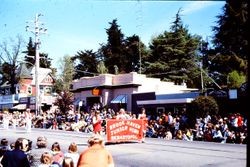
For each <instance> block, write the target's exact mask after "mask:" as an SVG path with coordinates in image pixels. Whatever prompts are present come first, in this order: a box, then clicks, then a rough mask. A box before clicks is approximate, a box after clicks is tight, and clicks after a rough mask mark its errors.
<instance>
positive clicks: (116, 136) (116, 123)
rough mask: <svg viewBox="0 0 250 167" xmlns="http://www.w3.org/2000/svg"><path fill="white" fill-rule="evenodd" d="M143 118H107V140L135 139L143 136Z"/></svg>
mask: <svg viewBox="0 0 250 167" xmlns="http://www.w3.org/2000/svg"><path fill="white" fill-rule="evenodd" d="M143 126H144V124H143V120H141V119H131V120H130V119H125V120H115V119H108V120H107V127H106V133H107V142H120V141H135V140H141V139H142V138H143V129H144V127H143Z"/></svg>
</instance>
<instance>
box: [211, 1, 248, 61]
mask: <svg viewBox="0 0 250 167" xmlns="http://www.w3.org/2000/svg"><path fill="white" fill-rule="evenodd" d="M222 12H223V13H222V14H220V15H218V16H217V18H218V21H217V26H214V27H213V31H214V37H213V43H214V45H215V47H216V49H217V50H218V52H219V53H221V54H223V55H231V53H234V54H236V55H237V56H238V57H240V58H242V59H244V60H246V59H247V57H248V47H249V46H248V31H249V29H248V26H247V25H248V1H247V0H238V1H235V0H226V4H225V6H224V7H223V9H222Z"/></svg>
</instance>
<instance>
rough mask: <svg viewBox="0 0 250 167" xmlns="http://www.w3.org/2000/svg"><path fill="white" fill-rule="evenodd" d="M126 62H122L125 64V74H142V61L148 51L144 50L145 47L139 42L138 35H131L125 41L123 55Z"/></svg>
mask: <svg viewBox="0 0 250 167" xmlns="http://www.w3.org/2000/svg"><path fill="white" fill-rule="evenodd" d="M124 54H125V55H126V57H127V58H126V60H124V63H126V66H127V68H126V72H127V73H129V72H132V71H134V72H143V71H144V70H143V69H144V68H143V67H144V65H143V62H144V61H143V60H144V59H145V57H146V56H147V55H148V51H147V49H146V46H145V45H144V43H143V42H142V41H140V38H139V36H138V35H133V36H130V37H127V38H126V39H125V53H124Z"/></svg>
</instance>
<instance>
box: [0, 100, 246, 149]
mask: <svg viewBox="0 0 250 167" xmlns="http://www.w3.org/2000/svg"><path fill="white" fill-rule="evenodd" d="M144 112H145V109H144ZM141 115H142V114H138V115H136V114H132V112H130V111H125V110H124V109H123V108H121V109H120V110H119V111H114V110H113V109H111V108H109V109H107V110H106V109H104V108H100V107H99V105H96V104H95V105H94V106H93V107H92V108H91V110H90V111H89V112H86V111H80V112H79V111H70V112H68V113H66V114H65V115H62V114H61V113H60V111H59V110H55V111H53V112H52V111H43V112H41V114H40V115H37V116H36V115H35V114H34V113H32V112H30V110H29V109H28V111H25V112H8V111H5V112H3V113H0V126H3V127H4V128H13V129H14V128H16V127H27V125H29V124H30V125H29V126H30V127H32V128H44V129H54V130H65V131H77V132H84V133H93V132H94V133H98V134H105V133H106V120H107V119H142V118H140V117H141ZM144 115H145V116H144V118H143V119H144V120H146V123H145V125H146V128H145V137H151V138H163V139H166V140H172V139H174V140H186V141H194V140H197V141H207V142H220V143H237V144H247V138H248V135H247V118H246V117H244V116H243V115H241V114H240V113H230V114H228V115H226V116H221V115H218V114H217V115H212V114H211V115H210V114H209V113H207V114H206V116H205V117H203V118H202V117H199V118H196V122H195V125H194V126H191V125H190V124H189V121H188V120H189V118H188V115H187V114H186V111H185V110H183V111H181V112H179V113H172V112H169V111H168V112H163V113H159V114H158V115H156V116H152V115H146V112H145V113H144ZM29 120H30V121H29ZM30 130H31V128H28V129H27V131H30Z"/></svg>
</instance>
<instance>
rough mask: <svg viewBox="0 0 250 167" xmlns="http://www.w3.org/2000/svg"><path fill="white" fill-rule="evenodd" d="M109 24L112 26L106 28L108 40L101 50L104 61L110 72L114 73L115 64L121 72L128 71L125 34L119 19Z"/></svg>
mask: <svg viewBox="0 0 250 167" xmlns="http://www.w3.org/2000/svg"><path fill="white" fill-rule="evenodd" d="M109 24H110V28H108V29H106V33H107V35H108V41H107V44H103V45H102V46H101V49H100V52H101V54H103V57H104V63H105V65H106V67H107V69H108V71H109V72H110V73H113V74H114V72H115V69H114V65H116V66H117V67H118V68H119V71H120V72H126V68H127V67H126V63H125V62H126V56H125V54H124V51H125V45H124V35H123V33H122V32H121V29H120V28H119V27H120V26H119V25H118V24H117V19H114V20H113V21H112V22H109Z"/></svg>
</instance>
